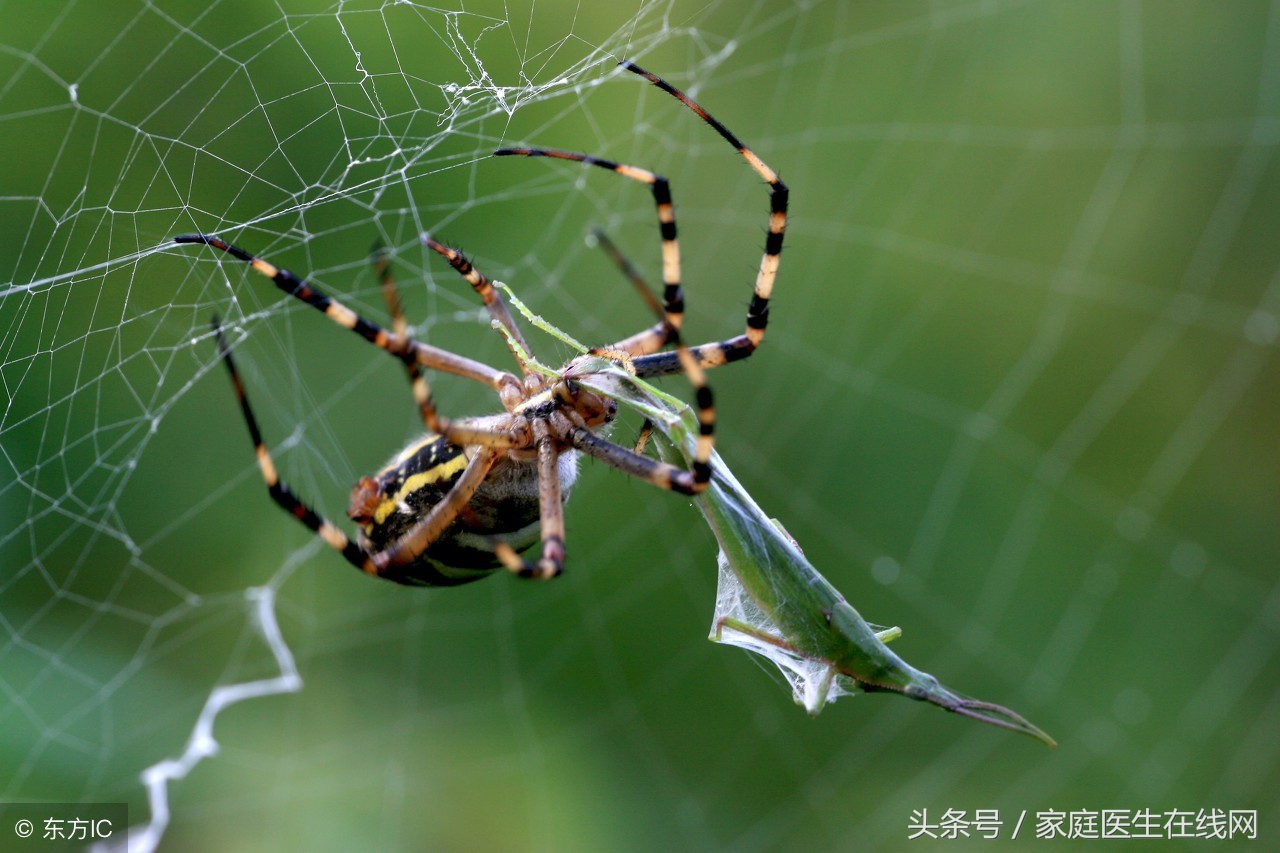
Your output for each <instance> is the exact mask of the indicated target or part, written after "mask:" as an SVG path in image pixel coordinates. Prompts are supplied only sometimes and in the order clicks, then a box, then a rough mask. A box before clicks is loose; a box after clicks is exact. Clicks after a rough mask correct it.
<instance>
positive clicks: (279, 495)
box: [174, 62, 787, 586]
mask: <svg viewBox="0 0 1280 853" xmlns="http://www.w3.org/2000/svg"><path fill="white" fill-rule="evenodd" d="M622 65H623V67H624V68H626V69H627V70H628V71H631V72H632V73H635V74H638V75H640V76H642V77H644V78H646V79H647V80H649V82H651V83H652V84H653V85H655V86H657V87H658V88H660V89H662V90H663V91H665V92H668V93H669V94H671V95H672V96H674V97H675V98H677V99H678V100H680V101H681V102H682V103H684V104H685V105H686V106H687V107H689V108H690V109H691V110H693V111H694V112H695V113H697V114H698V115H699V116H700V117H701V118H702V119H703V120H704V121H706V122H707V123H708V124H709V125H711V127H712V128H714V129H715V130H716V132H718V133H719V134H720V135H721V136H722V137H723V138H724V139H725V140H727V141H728V142H729V143H730V144H731V145H733V147H734V148H736V149H737V150H738V152H739V153H740V154H741V155H742V156H743V158H744V159H745V160H746V161H747V163H748V164H749V165H750V166H751V168H753V169H754V170H755V171H756V173H757V174H759V175H760V176H761V177H762V178H763V179H764V180H765V182H766V183H767V184H768V185H769V192H770V199H771V204H770V214H769V235H768V238H767V240H766V242H765V251H764V255H763V257H762V259H761V262H760V269H759V272H758V273H757V276H756V283H755V289H754V292H753V295H752V299H751V304H750V306H749V307H748V309H747V322H746V326H747V327H746V330H745V331H744V332H743V334H740V335H737V336H735V337H732V338H729V339H727V340H723V341H714V342H711V343H707V344H702V345H700V346H695V347H686V346H684V345H683V343H682V342H681V340H680V329H681V325H682V320H683V309H684V295H683V292H682V289H681V285H680V252H679V248H678V244H677V242H676V223H675V213H674V208H673V207H672V201H671V190H670V186H669V185H668V183H667V180H666V179H665V178H663V177H661V176H659V175H656V174H654V173H652V172H649V171H646V170H644V169H638V168H636V167H634V166H626V165H622V164H619V163H614V162H612V161H608V160H602V159H599V158H596V157H591V156H589V155H586V154H574V153H570V152H566V151H553V150H545V149H535V148H504V149H501V150H499V151H496V152H494V153H495V154H497V155H500V156H525V157H554V158H558V159H562V160H573V161H576V162H580V163H586V164H589V165H593V166H599V167H602V168H605V169H608V170H610V171H612V172H615V173H617V174H619V175H622V176H623V177H626V178H630V179H632V180H636V181H640V182H642V183H645V184H648V185H649V187H650V188H651V190H652V193H653V197H654V202H655V204H656V206H657V211H658V222H659V226H660V231H661V235H662V270H663V275H662V279H663V297H662V303H661V305H658V303H657V300H655V299H654V298H653V297H652V296H651V295H649V294H648V291H647V289H645V288H644V287H643V282H642V281H641V280H640V278H639V276H638V274H637V273H636V272H635V271H634V269H633V268H632V267H631V265H630V264H629V263H627V262H626V261H625V259H623V258H622V257H621V256H620V255H619V254H618V253H617V251H616V250H615V249H613V247H612V244H609V243H608V242H607V241H604V245H605V248H606V249H607V250H608V251H609V252H610V254H611V255H613V257H614V259H615V261H617V262H618V264H619V265H620V266H621V267H622V269H623V272H624V273H626V274H627V275H628V276H629V277H630V278H631V279H632V281H633V282H635V283H637V285H638V286H640V288H641V291H642V293H643V294H644V295H645V296H646V297H647V298H648V299H649V301H650V302H651V304H652V305H653V306H654V307H655V309H656V310H657V311H658V313H659V314H661V319H660V320H659V321H658V323H657V324H655V325H653V326H651V327H650V328H648V329H645V330H643V331H641V332H638V333H637V334H634V335H632V336H630V337H628V338H624V339H623V340H621V341H618V342H616V343H614V344H611V345H609V346H606V347H599V348H596V349H594V350H592V351H591V353H590V354H589V355H586V356H580V357H578V358H575V359H573V360H572V361H570V362H569V363H568V364H567V365H566V366H565V367H564V368H563V369H562V370H560V371H559V372H558V373H556V372H553V371H543V370H540V369H536V368H537V365H536V364H535V363H534V362H533V360H532V359H531V357H530V356H529V355H528V353H529V347H528V345H527V344H526V343H525V340H524V337H523V335H522V334H521V332H520V329H519V327H518V326H517V325H516V323H515V321H514V319H513V318H512V316H511V313H510V311H509V310H508V309H507V305H506V303H505V302H504V301H503V298H502V295H501V293H500V292H499V290H498V288H496V287H495V286H494V285H493V283H492V282H491V281H490V280H489V279H488V278H486V277H485V276H484V275H483V274H481V273H480V272H479V271H478V270H476V269H475V267H473V266H472V265H471V263H470V261H468V260H467V259H466V258H465V257H464V256H463V255H462V254H461V253H460V252H458V251H456V250H454V249H451V248H449V247H447V246H444V245H442V244H441V243H438V242H436V241H435V240H434V239H432V238H430V237H428V236H425V235H424V236H423V242H424V244H425V245H426V246H427V247H429V248H430V249H431V250H432V251H434V252H437V253H438V254H440V255H441V256H442V257H444V259H445V260H447V261H448V262H449V264H450V265H451V266H452V267H453V268H454V269H455V270H456V271H457V272H458V273H459V274H460V275H462V276H463V277H464V278H465V279H466V280H467V281H468V282H469V283H470V284H471V286H472V287H473V288H474V290H475V292H476V293H477V295H479V297H480V298H481V300H482V301H483V303H484V305H485V307H486V309H487V310H488V312H489V315H490V317H491V319H492V321H493V323H494V324H495V325H497V326H499V327H500V328H501V330H502V332H503V335H504V336H505V338H506V340H507V344H508V347H509V349H510V350H511V352H512V355H513V356H514V357H515V360H516V363H517V365H518V366H519V369H520V375H519V376H517V375H515V374H513V373H509V372H506V371H502V370H497V369H495V368H492V367H489V366H488V365H486V364H482V363H480V362H477V361H473V360H472V359H469V358H466V357H464V356H460V355H456V354H454V353H452V352H449V351H447V350H443V349H440V348H438V347H433V346H430V345H428V344H424V343H422V342H420V341H417V340H415V339H413V338H411V337H409V335H408V331H407V325H406V323H405V320H404V315H403V312H402V309H401V307H400V300H399V297H398V295H397V294H396V289H395V282H394V280H393V278H392V276H391V273H390V267H389V264H388V262H387V260H386V258H385V257H384V256H382V255H381V254H380V255H379V256H377V258H376V259H375V266H376V269H377V271H378V273H379V275H380V276H381V278H382V284H383V292H384V295H385V296H386V299H387V303H388V306H389V308H390V313H391V320H392V324H391V329H390V330H388V329H384V328H382V327H380V326H378V325H377V324H375V323H372V322H370V321H369V320H366V319H365V318H363V317H361V316H359V315H358V314H356V313H355V312H354V311H352V310H351V309H349V308H347V307H346V306H345V305H343V304H341V303H340V302H337V301H335V300H333V299H331V298H330V297H328V296H326V295H324V294H322V293H320V292H319V291H317V290H316V289H315V288H314V287H312V286H311V285H310V284H308V283H307V282H306V281H304V280H302V279H300V278H298V277H297V276H295V275H294V274H293V273H291V272H289V271H288V270H283V269H280V268H278V267H275V266H273V265H272V264H270V263H268V262H266V261H264V260H261V259H259V258H256V257H254V256H253V255H251V254H249V253H248V252H245V251H243V250H242V249H238V248H236V247H235V246H232V245H231V244H229V243H226V242H225V241H223V240H221V239H219V238H217V237H212V236H206V235H203V234H194V235H186V236H181V237H175V238H174V241H175V242H177V243H203V244H205V245H208V246H211V247H213V248H215V249H218V250H221V251H223V252H227V253H228V254H230V255H232V256H233V257H235V258H238V259H239V260H241V261H244V262H246V263H248V264H249V265H250V266H251V267H252V268H253V269H254V270H256V271H257V272H259V273H261V274H263V275H265V276H267V277H268V278H270V279H272V281H274V282H275V284H276V286H277V287H279V288H280V289H281V290H283V291H284V292H285V293H288V294H290V295H291V296H294V297H295V298H297V299H300V300H302V301H303V302H305V303H307V304H308V305H311V306H312V307H314V308H316V309H318V310H320V311H322V312H324V314H325V315H326V316H328V317H329V318H330V319H331V320H333V321H334V322H336V323H337V324H338V325H340V326H343V327H345V328H347V329H351V330H352V331H354V332H355V333H356V334H358V335H360V336H361V337H363V338H364V339H365V340H367V341H369V342H370V343H372V344H374V345H375V346H378V347H380V348H381V349H383V350H386V351H387V352H388V353H390V354H392V355H393V356H395V357H396V358H398V359H399V360H400V361H401V362H402V363H403V364H404V367H405V370H406V371H407V373H408V375H409V380H410V384H411V387H412V390H413V396H414V400H415V402H416V403H417V405H418V408H419V410H420V412H421V414H422V420H423V424H424V425H425V427H426V429H427V432H426V433H425V434H424V435H423V436H421V437H420V438H418V439H416V440H415V441H413V442H411V443H410V444H409V445H408V446H407V447H405V448H404V449H403V450H402V451H400V453H398V454H397V455H396V456H395V457H394V458H392V459H391V461H390V462H388V463H387V465H386V466H385V467H384V468H383V469H382V470H380V471H379V472H378V473H376V474H373V475H371V476H366V477H362V478H361V479H360V480H359V482H357V483H356V485H355V487H354V489H353V490H352V493H351V499H350V503H349V505H348V508H347V515H348V517H349V518H350V519H351V520H352V521H354V522H355V523H356V525H357V526H358V527H359V529H360V533H359V535H358V538H357V540H356V541H352V540H351V539H350V538H349V537H348V536H347V535H346V534H345V533H343V532H342V530H341V529H340V528H338V527H337V526H335V525H334V524H332V523H331V522H329V521H327V520H326V519H325V518H323V517H322V516H320V515H319V514H318V513H316V512H315V511H314V510H312V509H311V508H310V507H309V506H308V505H307V504H305V503H304V502H302V501H301V500H300V499H299V498H298V497H297V496H295V495H294V494H293V492H292V491H291V490H290V489H289V487H288V486H287V485H285V484H284V483H283V482H282V481H281V480H280V477H279V475H278V473H277V472H276V468H275V464H274V463H273V461H272V459H271V455H270V453H269V452H268V450H267V447H266V444H265V443H264V442H263V439H262V435H261V432H260V430H259V429H258V424H257V421H256V419H255V417H254V415H253V410H252V408H251V407H250V405H249V400H248V397H247V396H246V394H245V390H244V385H243V383H242V382H241V380H240V377H239V374H238V373H237V372H236V368H235V363H234V362H233V360H232V357H231V352H230V349H229V347H228V345H227V342H226V339H225V338H224V337H223V335H222V332H221V329H220V328H219V327H218V324H217V321H216V320H215V321H214V328H215V334H216V337H217V340H218V346H219V351H220V353H221V356H222V358H223V360H224V362H225V364H226V366H227V369H228V370H229V371H230V374H231V378H232V384H233V386H234V388H235V391H236V394H237V396H238V398H239V401H240V406H241V410H242V412H243V414H244V418H245V421H246V423H247V424H248V427H249V434H250V437H251V438H252V439H253V442H254V447H255V451H256V453H257V458H258V465H259V468H260V469H261V471H262V477H263V479H264V480H265V481H266V484H267V488H268V491H269V492H270V494H271V497H272V499H273V500H275V502H276V503H277V504H279V505H280V506H281V507H283V508H284V509H285V510H286V511H288V512H289V513H290V514H291V515H293V516H294V517H295V518H297V519H298V520H299V521H301V522H302V523H303V524H304V525H306V526H307V527H308V528H310V529H311V530H312V531H314V532H315V533H317V534H318V535H320V536H321V537H322V538H323V539H324V540H325V542H327V543H328V544H329V545H330V546H331V547H333V548H334V549H336V550H338V551H340V552H341V553H342V554H343V556H344V557H346V559H347V560H348V561H349V562H351V563H352V564H353V565H355V566H356V567H358V568H360V569H362V570H363V571H365V572H368V573H369V574H373V575H377V576H379V577H383V578H386V579H388V580H392V581H396V582H398V583H405V584H421V585H430V586H452V585H457V584H461V583H467V582H469V581H472V580H476V579H478V578H481V577H485V576H486V575H488V574H490V573H492V572H493V571H494V570H495V569H497V568H499V567H505V568H507V569H510V570H511V571H513V572H515V573H517V574H519V575H521V576H524V577H544V578H545V577H554V576H555V575H557V574H559V573H560V571H561V570H562V568H563V566H564V559H565V545H564V502H565V500H566V499H567V498H568V495H569V490H570V489H571V488H572V486H573V483H574V481H575V480H576V478H577V460H578V455H579V454H586V455H588V456H591V457H593V458H595V459H599V460H601V461H602V462H605V463H606V464H608V465H611V466H612V467H614V468H617V469H619V470H621V471H624V472H626V473H628V474H631V475H633V476H636V477H639V478H641V479H644V480H647V481H649V482H651V483H653V484H654V485H656V486H659V487H661V488H664V489H668V490H672V491H678V492H683V493H685V494H696V493H698V492H700V491H702V490H703V489H705V488H706V486H707V483H708V482H709V480H710V478H711V468H710V465H709V464H708V463H709V460H710V458H711V450H712V446H713V442H714V431H715V409H714V407H713V405H712V396H711V389H710V388H709V387H708V386H707V384H706V382H705V381H704V378H703V372H704V370H705V369H706V368H710V367H716V366H718V365H721V364H726V363H728V362H731V361H738V360H741V359H743V358H746V357H747V356H749V355H751V353H752V352H754V351H755V349H756V347H757V346H758V345H759V343H760V341H761V340H762V339H763V338H764V333H765V327H766V326H767V324H768V317H769V299H770V295H771V293H772V289H773V282H774V278H775V276H776V274H777V268H778V259H779V255H780V254H781V252H782V235H783V232H784V230H785V228H786V216H787V213H786V211H787V188H786V186H785V185H784V184H783V183H782V182H781V181H780V180H778V176H777V174H776V173H774V171H773V170H772V169H770V168H769V167H768V166H766V165H765V164H764V162H763V161H762V160H760V158H759V157H757V156H756V155H755V154H754V153H753V152H752V151H751V150H750V149H748V148H747V147H746V146H745V145H743V144H742V143H741V142H740V141H739V140H738V138H737V137H735V136H734V135H733V134H732V133H730V132H729V131H728V130H727V129H726V128H725V127H724V125H722V124H720V123H719V122H718V121H716V120H715V119H714V118H712V117H711V116H710V115H709V114H708V113H707V112H706V111H705V110H703V109H702V108H701V107H700V106H698V105H697V104H696V103H694V102H693V101H691V100H690V99H689V98H688V97H687V96H686V95H684V94H683V93H682V92H680V91H679V90H677V89H675V88H673V87H672V86H670V85H669V84H668V83H666V82H665V81H663V80H661V79H660V78H658V77H656V76H654V75H653V74H650V73H649V72H647V71H644V70H643V69H641V68H639V67H638V66H636V65H633V64H631V63H629V62H624V63H622ZM667 346H671V347H673V348H674V349H673V350H670V351H665V352H664V351H660V350H663V348H664V347H667ZM424 367H425V368H429V369H433V370H439V371H442V372H445V373H451V374H454V375H457V376H463V377H466V378H468V379H472V380H475V381H478V382H481V383H484V384H486V385H488V386H489V387H491V388H492V389H493V390H494V391H495V392H496V394H497V396H498V400H499V401H500V403H501V404H502V407H503V409H504V411H503V412H501V413H499V414H496V415H488V416H484V417H477V418H462V419H458V420H451V419H448V418H445V417H443V416H441V415H440V414H439V412H438V411H437V410H436V405H435V402H434V400H433V399H432V396H431V390H430V387H429V386H428V384H427V380H426V377H425V374H424V373H423V368H424ZM604 368H608V370H606V369H604ZM619 369H620V370H621V371H622V372H623V373H624V374H631V375H635V376H638V377H649V376H658V375H663V374H671V373H685V374H686V375H687V376H688V378H689V380H690V382H691V383H692V385H693V387H694V389H695V397H696V400H695V402H696V406H697V411H698V420H699V423H700V425H701V438H700V440H699V442H698V446H697V450H696V452H695V454H694V458H693V460H692V464H691V465H690V467H689V469H688V470H685V469H683V468H679V467H676V466H673V465H669V464H666V463H664V462H658V461H656V460H654V459H651V458H649V457H647V456H645V455H644V454H643V453H642V452H641V447H640V446H639V445H638V446H637V447H636V448H635V449H631V448H627V447H623V446H622V445H619V444H615V443H613V442H611V441H609V440H608V439H607V438H606V437H605V436H604V431H605V430H604V428H605V427H607V426H608V425H609V424H610V423H611V422H612V421H613V420H614V418H615V417H616V415H617V412H618V405H617V403H616V402H615V401H614V399H613V398H612V397H611V396H610V394H609V393H608V387H607V386H608V384H609V381H610V375H609V371H610V370H619ZM549 373H550V374H552V375H548V374H549ZM587 379H590V380H591V383H590V384H589V383H588V382H587V381H585V380H587ZM538 541H541V543H542V553H541V555H540V556H539V558H538V559H537V560H536V561H532V562H531V561H528V560H525V559H524V558H522V557H521V556H520V552H522V551H524V550H526V549H528V548H529V547H531V546H532V545H533V544H534V543H535V542H538Z"/></svg>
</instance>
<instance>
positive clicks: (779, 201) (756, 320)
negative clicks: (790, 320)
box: [619, 61, 789, 376]
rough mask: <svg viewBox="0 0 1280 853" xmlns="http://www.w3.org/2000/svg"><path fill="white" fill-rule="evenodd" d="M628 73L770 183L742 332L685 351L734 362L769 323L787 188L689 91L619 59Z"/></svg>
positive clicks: (658, 364) (704, 361) (645, 362)
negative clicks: (686, 112) (687, 113)
mask: <svg viewBox="0 0 1280 853" xmlns="http://www.w3.org/2000/svg"><path fill="white" fill-rule="evenodd" d="M619 64H620V65H621V66H622V67H623V68H625V69H626V70H627V71H630V72H631V73H632V74H638V75H639V76H641V77H643V78H645V79H646V80H648V81H649V82H650V83H652V84H653V85H655V86H657V87H658V88H659V89H661V90H662V91H664V92H666V93H667V94H669V95H671V96H672V97H674V98H675V99H676V100H678V101H680V102H681V103H682V104H684V105H685V106H686V107H688V108H689V109H691V110H693V112H695V113H696V114H697V115H698V117H699V118H701V119H702V120H703V121H705V122H706V123H707V124H709V125H711V127H712V129H713V130H715V131H716V133H718V134H720V136H721V137H723V138H724V140H725V141H726V142H728V143H729V144H730V145H732V146H733V147H734V148H736V149H737V151H738V153H739V154H741V155H742V158H743V159H744V160H746V161H747V164H748V165H749V166H751V168H752V169H754V170H755V171H756V174H758V175H759V176H760V177H761V178H763V179H764V181H765V183H767V184H768V185H769V199H770V201H769V236H768V237H767V238H766V239H765V244H764V255H763V256H762V257H761V259H760V269H759V271H758V272H757V273H756V283H755V289H754V291H753V292H752V296H751V304H750V305H749V306H748V308H747V328H746V331H745V332H744V333H743V334H741V335H737V336H735V337H733V338H729V339H728V340H725V341H720V342H718V343H710V344H703V345H701V346H697V347H692V348H691V349H690V354H691V355H692V356H693V360H694V361H696V362H697V363H698V365H699V366H701V367H704V368H706V367H717V366H719V365H721V364H727V363H728V362H731V361H739V360H741V359H744V358H746V357H748V356H749V355H751V354H752V353H753V352H755V350H756V347H758V346H759V345H760V342H761V341H762V340H764V333H765V328H766V327H767V326H768V325H769V299H770V298H771V297H772V295H773V283H774V280H775V279H776V278H777V276H778V261H779V257H780V256H781V254H782V237H783V232H785V231H786V228H787V199H788V194H789V191H788V190H787V186H786V184H784V183H783V182H782V181H781V180H779V179H778V173H777V172H775V171H774V170H773V169H771V168H769V166H768V165H766V164H765V162H764V161H763V160H761V159H760V158H759V157H758V156H757V155H756V153H755V152H754V151H752V150H751V149H750V148H748V147H747V146H746V145H744V144H743V143H742V141H741V140H739V139H738V137H736V136H734V135H733V133H732V132H730V130H729V129H728V128H727V127H725V126H724V125H723V124H721V123H720V122H719V121H717V120H716V118H715V117H714V116H712V115H711V114H710V113H708V112H707V111H706V110H704V109H703V108H702V107H700V106H698V105H697V104H696V103H695V102H694V101H693V100H692V99H691V98H689V96H688V95H686V94H685V93H684V92H681V91H680V90H679V89H677V88H675V87H674V86H672V85H671V84H670V83H668V82H667V81H665V80H663V79H662V78H661V77H658V76H657V75H656V74H652V73H650V72H648V71H645V70H644V69H643V68H641V67H640V66H638V65H636V64H635V63H633V62H628V61H623V62H621V63H619ZM683 361H687V359H683V358H681V357H680V356H679V355H678V354H677V353H655V354H652V355H645V356H641V357H639V358H637V359H635V368H636V374H637V375H639V376H658V375H662V374H666V373H677V372H679V371H680V369H681V363H682V362H683Z"/></svg>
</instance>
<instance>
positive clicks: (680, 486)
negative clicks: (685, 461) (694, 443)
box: [569, 428, 711, 495]
mask: <svg viewBox="0 0 1280 853" xmlns="http://www.w3.org/2000/svg"><path fill="white" fill-rule="evenodd" d="M569 443H570V444H572V445H573V446H574V448H575V449H576V450H580V451H582V452H583V453H585V454H587V455H588V456H592V457H594V458H596V459H599V460H600V461H601V462H603V463H605V464H606V465H611V466H613V467H614V468H617V469H618V470H619V471H622V472H623V473H624V474H630V475H631V476H633V477H638V478H639V479H641V480H644V481H645V482H647V483H651V484H653V485H655V486H657V487H658V488H660V489H667V490H668V491H672V492H679V493H680V494H682V495H696V494H698V493H699V492H701V491H702V490H703V489H705V488H706V487H707V483H709V482H710V481H711V466H710V464H708V462H706V461H699V460H698V459H696V458H695V460H694V463H693V468H692V469H691V470H689V471H686V470H684V469H683V468H679V467H677V466H675V465H669V464H667V463H666V462H659V461H657V460H656V459H650V458H649V457H648V456H642V455H640V454H639V453H636V452H635V451H634V450H628V449H627V448H625V447H623V446H622V445H620V444H614V443H613V442H612V441H609V440H608V439H604V438H600V437H599V436H598V435H594V434H592V433H591V432H589V431H587V430H585V429H582V428H575V429H574V430H572V431H571V432H570V433H569ZM699 455H700V454H699Z"/></svg>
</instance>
